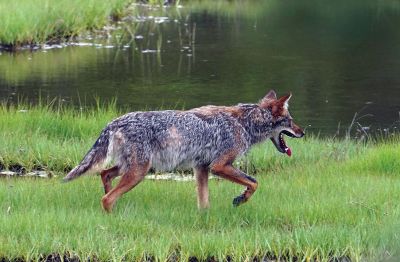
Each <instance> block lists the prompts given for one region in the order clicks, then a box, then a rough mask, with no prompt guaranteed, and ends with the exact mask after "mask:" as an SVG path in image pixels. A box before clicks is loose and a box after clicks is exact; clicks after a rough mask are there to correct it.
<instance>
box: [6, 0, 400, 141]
mask: <svg viewBox="0 0 400 262" xmlns="http://www.w3.org/2000/svg"><path fill="white" fill-rule="evenodd" d="M116 27H117V29H116V30H106V31H103V32H101V34H100V36H99V35H87V36H85V37H83V38H82V39H81V40H80V42H81V45H80V46H68V47H64V48H53V49H48V50H47V49H45V50H38V51H35V52H30V51H23V52H19V53H17V54H9V53H5V52H3V53H1V55H0V98H1V100H2V101H17V100H18V98H21V97H23V98H24V99H27V100H29V101H31V102H32V103H35V102H37V100H38V98H39V96H42V97H51V98H54V97H60V98H62V99H64V100H65V101H66V102H67V103H68V102H72V103H74V104H75V105H76V106H82V105H85V106H90V105H91V104H92V103H93V98H94V97H99V98H100V99H101V100H102V101H107V100H110V99H112V98H115V97H116V98H117V101H118V105H119V106H121V107H123V108H128V110H130V111H134V110H143V109H159V108H175V109H176V108H178V109H181V108H191V107H197V106H201V105H206V104H215V105H231V104H237V103H240V102H257V101H258V100H259V99H260V98H261V97H262V96H263V95H264V94H265V93H266V92H267V91H268V90H270V89H275V90H276V91H277V93H278V94H279V95H283V94H285V93H288V92H290V91H291V92H292V93H293V97H292V100H291V104H290V110H291V113H292V115H293V116H294V118H295V119H296V122H298V123H299V124H300V125H301V126H303V127H306V128H307V131H308V132H310V131H311V132H313V133H319V134H322V135H327V136H333V135H335V133H336V132H337V130H338V126H339V124H340V126H341V131H340V132H341V134H344V133H343V132H344V130H345V128H347V127H348V125H349V124H350V122H351V120H352V118H353V116H354V114H355V113H356V112H358V113H359V116H363V117H362V118H361V119H359V121H358V122H359V124H360V126H370V127H371V129H373V130H378V129H381V130H382V129H383V128H389V129H390V130H395V128H398V121H399V120H400V115H399V112H400V2H398V1H390V0H389V1H379V0H376V1H369V0H365V1H359V0H351V1H334V2H332V1H323V0H315V1H312V0H308V1H305V0H304V1H281V0H271V1H218V2H215V1H202V2H200V3H198V2H197V1H192V2H191V4H186V5H185V6H184V7H182V8H155V9H153V10H148V8H141V7H135V8H134V11H133V12H132V14H131V15H130V16H129V17H126V18H125V19H124V22H123V23H120V24H118V25H116Z"/></svg>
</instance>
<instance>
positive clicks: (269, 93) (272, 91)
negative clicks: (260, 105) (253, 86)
mask: <svg viewBox="0 0 400 262" xmlns="http://www.w3.org/2000/svg"><path fill="white" fill-rule="evenodd" d="M263 99H276V93H275V91H274V90H272V89H271V90H270V91H269V92H268V94H266V95H265V96H264V98H263Z"/></svg>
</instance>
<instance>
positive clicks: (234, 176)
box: [211, 160, 258, 206]
mask: <svg viewBox="0 0 400 262" xmlns="http://www.w3.org/2000/svg"><path fill="white" fill-rule="evenodd" d="M232 162H233V160H232ZM232 162H231V161H220V162H218V161H217V162H215V164H214V165H213V166H212V167H211V172H212V173H213V174H215V175H217V176H220V177H223V178H225V179H228V180H230V181H232V182H234V183H237V184H240V185H243V186H246V190H245V191H244V192H243V193H242V194H241V195H239V196H237V197H235V198H234V199H233V205H234V206H239V205H240V204H243V203H245V202H247V200H249V198H250V197H251V196H252V195H253V194H254V192H255V191H256V190H257V186H258V183H257V181H256V180H255V179H254V178H253V177H251V176H248V175H247V174H246V173H244V172H242V171H240V170H239V169H236V168H234V167H233V166H232Z"/></svg>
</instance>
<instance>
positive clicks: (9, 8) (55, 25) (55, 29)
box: [0, 0, 132, 46]
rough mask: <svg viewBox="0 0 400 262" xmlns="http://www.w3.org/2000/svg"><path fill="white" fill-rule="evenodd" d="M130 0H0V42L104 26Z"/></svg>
mask: <svg viewBox="0 0 400 262" xmlns="http://www.w3.org/2000/svg"><path fill="white" fill-rule="evenodd" d="M130 2H132V1H130V0H108V1H104V0H100V1H99V0H85V1H79V0H57V1H54V0H37V1H29V0H16V1H0V17H1V22H2V29H1V30H0V44H2V45H9V46H18V45H22V44H37V43H45V42H47V41H59V40H60V39H61V40H63V39H66V38H69V37H71V36H76V35H78V34H80V33H82V32H84V31H86V30H92V29H96V28H100V27H102V26H104V25H105V24H106V23H107V21H108V19H109V16H116V17H118V16H121V15H122V12H123V9H124V7H125V6H126V5H127V4H128V3H130Z"/></svg>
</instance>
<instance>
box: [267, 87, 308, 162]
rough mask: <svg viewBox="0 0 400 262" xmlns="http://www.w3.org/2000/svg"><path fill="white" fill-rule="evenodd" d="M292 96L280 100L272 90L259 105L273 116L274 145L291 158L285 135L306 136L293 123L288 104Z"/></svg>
mask: <svg viewBox="0 0 400 262" xmlns="http://www.w3.org/2000/svg"><path fill="white" fill-rule="evenodd" d="M291 96H292V94H289V95H286V96H283V97H281V98H279V99H278V98H277V97H276V93H275V91H273V90H271V91H269V92H268V94H267V95H266V96H265V97H264V98H263V99H262V100H261V102H260V104H259V105H260V107H261V108H263V109H265V110H268V111H270V112H271V114H272V127H273V129H272V133H271V136H270V139H271V141H272V143H274V145H275V147H276V149H278V151H279V152H281V153H286V154H287V155H288V156H291V154H292V151H291V150H290V148H289V147H288V146H287V145H286V142H285V140H284V139H283V135H287V136H290V137H295V138H300V137H302V136H304V132H303V130H302V129H301V128H300V127H299V126H297V125H296V124H295V123H294V122H293V118H292V117H291V116H290V114H289V111H288V108H289V104H288V102H289V99H290V97H291Z"/></svg>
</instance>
